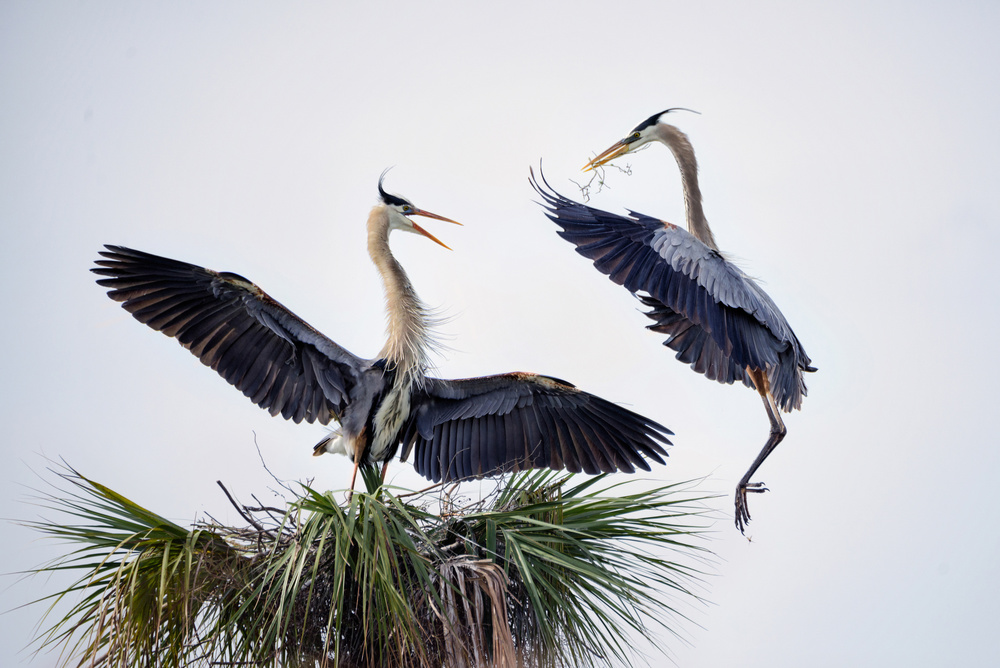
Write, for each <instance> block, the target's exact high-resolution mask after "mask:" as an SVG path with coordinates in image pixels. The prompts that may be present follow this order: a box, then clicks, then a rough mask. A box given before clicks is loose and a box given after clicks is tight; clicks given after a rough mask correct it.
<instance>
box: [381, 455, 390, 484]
mask: <svg viewBox="0 0 1000 668" xmlns="http://www.w3.org/2000/svg"><path fill="white" fill-rule="evenodd" d="M390 461H392V458H391V457H390V458H389V459H387V460H385V463H384V464H382V482H385V472H386V471H388V470H389V462H390Z"/></svg>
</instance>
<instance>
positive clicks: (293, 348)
mask: <svg viewBox="0 0 1000 668" xmlns="http://www.w3.org/2000/svg"><path fill="white" fill-rule="evenodd" d="M106 249H107V250H105V251H101V256H102V258H103V259H100V260H97V265H98V266H97V267H96V268H94V269H92V270H91V271H93V272H94V273H96V274H98V275H100V276H102V277H104V278H101V279H99V280H98V281H97V282H98V284H100V285H102V286H104V287H106V288H109V291H108V296H109V297H111V298H112V299H114V300H115V301H118V302H121V303H122V307H123V308H124V309H125V310H126V311H128V312H129V313H131V314H132V315H133V316H134V317H135V319H136V320H138V321H139V322H142V323H145V324H147V325H149V326H150V327H151V328H153V329H155V330H157V331H161V332H163V333H164V334H166V335H167V336H171V337H174V338H176V339H177V341H178V342H179V343H180V344H181V345H182V346H184V347H185V348H187V349H188V350H190V351H191V352H192V353H193V354H194V355H195V356H196V357H198V358H199V359H200V360H201V361H202V363H204V364H205V365H206V366H209V367H211V368H213V369H215V371H217V372H218V373H219V375H220V376H222V377H223V378H224V379H225V380H226V381H227V382H229V383H230V384H232V385H233V386H235V387H236V388H237V389H239V390H240V391H241V392H243V394H244V395H246V396H247V397H249V398H250V399H251V400H252V401H253V402H254V403H256V404H257V405H259V406H260V407H261V408H264V409H265V410H267V411H269V412H270V413H271V414H272V415H278V414H281V415H282V416H283V417H284V418H286V419H291V420H294V421H295V422H300V421H302V420H305V421H307V422H314V421H317V420H318V421H319V422H322V423H323V424H327V423H328V422H329V421H330V420H331V419H332V418H334V417H335V416H337V415H340V414H341V413H343V411H344V409H345V408H346V406H347V404H348V402H349V400H350V396H351V391H352V389H353V388H354V387H355V386H356V385H357V383H358V381H359V379H360V376H361V373H362V369H363V368H365V367H366V366H367V361H366V360H362V359H361V358H358V357H356V356H354V355H352V354H351V353H349V352H348V351H346V350H344V349H343V348H341V347H340V346H338V345H337V344H336V343H334V342H333V341H331V340H330V339H328V338H326V337H325V336H323V335H322V334H320V333H319V332H318V331H316V330H315V329H314V328H313V327H311V326H310V325H309V324H307V323H306V322H305V321H303V320H301V319H300V318H299V317H298V316H296V315H295V314H294V313H292V312H291V311H289V310H288V309H286V308H285V307H284V306H282V305H281V304H279V303H278V302H276V301H275V300H273V299H271V297H269V296H268V295H267V294H266V293H264V292H263V291H262V290H261V289H260V288H258V287H257V286H256V285H254V284H253V283H251V282H250V281H248V280H246V279H245V278H243V277H242V276H239V275H238V274H232V273H219V272H215V271H212V270H210V269H205V268H203V267H199V266H196V265H193V264H188V263H186V262H179V261H177V260H171V259H168V258H164V257H159V256H157V255H151V254H149V253H144V252H142V251H137V250H132V249H130V248H125V247H122V246H106Z"/></svg>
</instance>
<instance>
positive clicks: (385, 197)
mask: <svg viewBox="0 0 1000 668" xmlns="http://www.w3.org/2000/svg"><path fill="white" fill-rule="evenodd" d="M390 169H392V167H386V169H385V171H384V172H382V175H381V176H380V177H378V194H379V197H381V198H382V202H383V203H385V204H389V205H394V206H405V205H409V206H413V205H412V204H410V202H407V201H406V200H405V199H403V198H402V197H397V196H395V195H390V194H389V193H387V192H386V191H385V189H384V188H382V181H383V180H385V175H386V174H388V173H389V170H390Z"/></svg>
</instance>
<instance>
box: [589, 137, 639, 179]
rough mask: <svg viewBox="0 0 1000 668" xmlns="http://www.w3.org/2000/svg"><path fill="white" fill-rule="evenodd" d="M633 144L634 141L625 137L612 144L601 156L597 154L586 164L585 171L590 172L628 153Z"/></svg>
mask: <svg viewBox="0 0 1000 668" xmlns="http://www.w3.org/2000/svg"><path fill="white" fill-rule="evenodd" d="M631 144H632V142H629V141H626V140H624V139H622V140H621V141H619V142H616V143H615V144H614V146H612V147H611V148H609V149H608V150H607V151H605V152H604V153H601V154H600V155H599V156H597V157H596V158H594V159H593V160H591V161H590V162H588V163H587V164H586V165H584V166H583V167H582V169H583V171H585V172H589V171H590V170H592V169H597V168H598V167H600V166H601V165H603V164H605V163H608V162H611V161H612V160H614V159H615V158H617V157H618V156H620V155H624V154H626V153H628V152H629V147H630V146H631Z"/></svg>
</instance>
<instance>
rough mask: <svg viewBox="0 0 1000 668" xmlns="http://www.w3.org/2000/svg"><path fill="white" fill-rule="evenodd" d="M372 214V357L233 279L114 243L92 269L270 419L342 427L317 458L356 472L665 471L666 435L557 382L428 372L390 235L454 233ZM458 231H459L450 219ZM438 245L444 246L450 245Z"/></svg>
mask: <svg viewBox="0 0 1000 668" xmlns="http://www.w3.org/2000/svg"><path fill="white" fill-rule="evenodd" d="M384 177H385V174H384V173H383V174H382V178H380V179H379V186H378V189H379V195H380V200H381V201H380V203H379V204H378V205H376V206H375V207H374V208H373V209H372V210H371V213H370V214H369V216H368V253H369V255H370V256H371V259H372V262H374V264H375V266H376V268H377V269H378V272H379V274H380V275H381V278H382V283H383V287H384V289H385V299H386V309H387V321H388V324H387V335H388V338H387V340H386V342H385V345H384V346H383V347H382V350H381V351H380V352H379V353H378V354H377V355H376V356H375V357H374V358H372V359H365V358H362V357H358V356H356V355H354V354H352V353H351V352H349V351H347V350H345V349H344V348H342V347H341V346H339V345H337V344H336V343H335V342H334V341H332V340H331V339H329V338H327V337H326V336H324V335H323V334H321V333H320V332H319V331H317V330H316V329H314V328H313V327H311V326H310V325H309V324H307V323H306V322H305V321H304V320H302V319H300V318H299V317H298V316H296V315H295V314H294V313H292V312H291V311H289V310H288V309H286V308H285V307H284V306H282V305H281V304H279V303H278V302H277V301H275V300H274V299H272V298H271V297H269V296H268V295H267V294H266V293H265V292H264V291H263V290H261V289H260V288H259V287H257V286H256V285H255V284H254V283H252V282H250V281H249V280H247V279H246V278H243V277H242V276H240V275H238V274H233V273H229V272H215V271H212V270H210V269H205V268H203V267H199V266H196V265H193V264H188V263H186V262H179V261H177V260H171V259H167V258H163V257H159V256H156V255H151V254H149V253H144V252H142V251H137V250H132V249H129V248H124V247H122V246H106V248H107V250H106V251H102V252H101V253H100V255H101V256H102V257H103V258H105V259H99V260H97V264H98V265H99V266H98V267H97V268H94V269H92V270H91V271H93V272H95V273H97V274H99V275H101V276H106V277H108V278H102V279H100V280H98V281H97V282H98V284H100V285H102V286H104V287H106V288H109V289H110V290H109V292H108V296H110V297H111V299H114V300H115V301H119V302H122V307H123V308H124V309H125V310H127V311H128V312H130V313H131V314H132V315H133V316H134V317H135V318H136V319H137V320H139V321H140V322H143V323H145V324H147V325H149V326H150V327H151V328H153V329H155V330H158V331H161V332H163V333H164V334H166V335H167V336H171V337H174V338H176V339H177V341H178V342H179V343H180V344H181V345H182V346H184V347H185V348H187V349H188V350H190V351H191V352H192V353H193V354H194V355H195V356H197V357H198V358H199V359H200V360H201V361H202V363H203V364H205V365H206V366H210V367H212V368H213V369H215V370H216V371H217V372H218V373H219V375H221V376H222V377H223V378H225V379H226V381H228V382H229V383H230V384H232V385H233V386H235V387H236V389H238V390H240V391H242V392H243V394H244V395H246V396H247V397H249V398H250V400H251V401H253V402H254V403H255V404H257V405H258V406H260V407H261V408H264V409H266V410H268V411H269V412H270V413H271V415H272V416H276V415H279V414H280V415H281V416H282V417H283V418H285V419H290V420H294V421H295V422H296V423H298V422H301V421H302V420H305V421H306V422H310V423H311V422H317V421H318V422H320V423H322V424H328V423H329V422H330V421H331V420H334V421H336V422H338V423H339V424H340V428H339V430H337V431H334V432H333V433H332V434H330V435H329V436H328V437H326V438H324V439H323V440H322V441H320V443H319V444H317V445H316V446H315V448H314V452H315V454H317V455H319V454H323V453H326V452H331V453H342V454H346V455H347V456H349V457H350V458H351V459H352V460H353V462H354V470H353V473H352V475H351V489H353V488H354V482H355V477H356V476H357V471H358V466H359V465H361V464H377V463H379V462H384V465H383V468H382V477H383V478H384V477H385V472H386V467H387V466H388V463H389V461H390V460H391V459H392V457H393V456H394V455H395V454H396V452H397V451H398V450H399V449H400V447H401V446H402V455H401V459H402V460H404V461H405V460H406V459H407V457H408V456H409V454H410V453H411V452H412V453H413V455H414V456H413V465H414V467H415V468H416V470H417V472H418V473H420V474H421V475H423V476H424V477H426V478H428V479H429V480H432V481H434V482H439V481H444V482H450V481H458V480H466V479H472V478H481V477H485V476H494V475H499V474H502V473H506V472H509V471H517V470H524V469H532V468H552V469H557V470H560V469H566V470H568V471H571V472H580V471H584V472H586V473H590V474H596V473H600V472H613V471H625V472H629V473H632V472H634V471H635V469H636V468H640V469H643V470H646V471H648V470H650V467H649V464H648V463H647V462H646V458H649V459H651V460H653V461H655V462H657V463H660V464H663V463H664V461H663V458H662V457H665V456H666V454H667V452H666V450H665V449H664V446H665V445H670V441H669V440H668V439H667V436H668V435H670V434H672V432H671V431H670V430H669V429H667V428H666V427H664V426H663V425H661V424H659V423H657V422H654V421H653V420H650V419H648V418H646V417H643V416H642V415H638V414H637V413H634V412H632V411H630V410H627V409H625V408H623V407H621V406H618V405H616V404H614V403H612V402H610V401H606V400H604V399H601V398H600V397H597V396H594V395H592V394H588V393H587V392H584V391H582V390H579V389H577V388H576V387H575V386H573V385H571V384H570V383H567V382H565V381H562V380H559V379H557V378H551V377H548V376H542V375H538V374H534V373H506V374H500V375H495V376H484V377H481V378H466V379H461V380H445V379H441V378H431V377H428V376H427V375H426V370H427V368H428V355H429V351H430V349H431V348H432V346H433V340H432V336H431V332H430V324H431V323H430V320H431V319H430V318H429V312H428V309H427V308H426V307H425V306H424V304H423V303H421V301H420V299H419V298H418V297H417V294H416V292H415V291H414V289H413V286H412V285H411V283H410V280H409V278H407V276H406V273H405V272H404V271H403V267H402V266H401V265H400V264H399V262H398V261H397V260H396V259H395V258H394V257H393V255H392V252H391V251H390V249H389V233H390V232H391V231H393V230H401V231H404V232H413V233H416V234H420V235H423V236H425V237H427V238H428V239H430V240H432V241H434V242H436V243H438V244H440V245H442V246H445V244H443V243H442V242H441V241H439V240H438V239H437V238H436V237H434V236H433V235H432V234H431V233H430V232H428V231H427V230H425V229H424V228H422V227H420V226H419V225H418V224H417V223H416V222H414V221H413V220H412V217H414V216H424V217H426V218H432V219H436V220H441V221H445V222H449V223H456V221H453V220H450V219H448V218H445V217H443V216H439V215H437V214H434V213H430V212H429V211H424V210H422V209H419V208H417V207H416V206H414V205H413V204H412V203H411V202H410V201H408V200H406V199H403V198H402V197H398V196H396V195H391V194H389V193H387V192H386V191H385V190H384V189H383V187H382V182H383V179H384ZM456 224H459V223H456ZM445 248H447V246H445Z"/></svg>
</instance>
